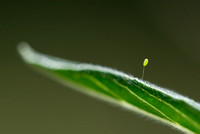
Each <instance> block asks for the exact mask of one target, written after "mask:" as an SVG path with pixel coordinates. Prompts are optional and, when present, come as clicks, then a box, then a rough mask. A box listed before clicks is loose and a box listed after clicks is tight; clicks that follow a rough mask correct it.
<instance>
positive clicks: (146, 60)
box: [142, 59, 149, 80]
mask: <svg viewBox="0 0 200 134" xmlns="http://www.w3.org/2000/svg"><path fill="white" fill-rule="evenodd" d="M148 62H149V60H148V59H144V62H143V72H142V80H143V78H144V70H145V67H146V66H147V64H148Z"/></svg>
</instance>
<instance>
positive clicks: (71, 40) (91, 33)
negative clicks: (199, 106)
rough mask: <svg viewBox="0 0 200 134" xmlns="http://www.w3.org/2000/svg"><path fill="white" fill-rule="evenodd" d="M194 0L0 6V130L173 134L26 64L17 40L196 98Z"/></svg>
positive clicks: (197, 11)
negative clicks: (19, 54)
mask: <svg viewBox="0 0 200 134" xmlns="http://www.w3.org/2000/svg"><path fill="white" fill-rule="evenodd" d="M199 6H200V3H199V2H198V1H196V2H195V1H171V2H170V1H143V0H138V1H133V0H132V1H114V0H110V1H76V0H74V1H67V2H66V1H65V2H61V1H60V2H59V1H56V2H55V1H38V2H37V1H35V2H32V3H31V2H28V1H16V2H9V1H8V2H4V3H3V2H2V3H1V5H0V61H1V62H0V133H1V134H134V133H136V134H146V133H148V134H150V133H152V134H160V133H162V134H169V133H170V134H178V132H176V131H174V130H172V129H170V128H169V127H166V126H164V125H160V123H156V122H155V121H151V120H149V119H147V118H146V117H142V116H140V115H138V114H135V113H132V112H129V111H127V110H124V109H122V108H119V107H116V106H111V105H110V104H107V103H105V102H102V101H99V100H96V99H94V98H91V97H88V96H85V95H83V94H81V93H79V92H76V91H74V90H71V89H70V88H66V87H63V86H62V85H59V84H57V83H56V82H54V81H52V80H50V79H48V78H46V77H44V76H42V75H40V74H37V73H35V72H34V71H32V70H31V69H30V68H28V67H27V66H25V65H24V64H23V62H22V61H21V60H20V58H19V56H18V55H17V52H16V46H17V44H18V43H19V42H20V41H27V42H28V43H30V44H31V46H32V47H33V48H35V49H36V50H38V51H40V52H43V53H47V54H50V55H55V56H58V57H62V58H66V59H70V60H74V61H80V62H88V63H94V64H100V65H104V66H109V67H112V68H116V69H118V70H123V71H124V72H126V73H129V74H133V75H134V76H135V77H139V78H141V75H142V63H143V60H144V58H146V57H147V58H149V60H150V62H149V65H148V66H147V68H146V72H145V78H144V79H145V80H147V81H150V82H152V83H155V84H158V85H161V86H162V87H167V88H170V89H174V90H175V91H177V92H179V93H181V94H183V95H186V96H189V97H190V98H193V99H194V100H196V101H200V98H199V94H200V90H199V82H200V81H199V80H200V75H199V74H200V70H199V68H200V57H199V56H200V53H199V50H200V45H199V43H200V8H199Z"/></svg>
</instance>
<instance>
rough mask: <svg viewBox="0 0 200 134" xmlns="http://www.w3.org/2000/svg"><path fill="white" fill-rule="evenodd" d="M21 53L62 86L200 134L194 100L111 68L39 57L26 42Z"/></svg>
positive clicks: (199, 117)
mask: <svg viewBox="0 0 200 134" xmlns="http://www.w3.org/2000/svg"><path fill="white" fill-rule="evenodd" d="M18 51H19V54H20V55H21V57H22V59H23V60H24V61H25V62H26V63H27V64H29V65H31V66H32V67H34V68H35V69H37V70H39V71H40V72H42V73H44V74H46V75H47V76H49V77H51V78H53V79H54V80H56V81H58V82H60V83H62V84H65V85H67V86H71V87H73V88H74V89H77V90H78V91H81V92H84V93H87V94H89V95H91V96H93V97H95V98H100V99H102V100H105V101H108V102H111V103H114V104H116V105H120V106H122V107H124V108H127V109H129V110H131V111H135V112H138V113H140V114H144V115H146V116H148V117H150V118H153V119H156V120H158V121H161V122H163V123H164V124H168V125H170V126H173V127H175V128H177V129H179V130H181V131H182V132H185V133H200V104H199V103H197V102H195V101H193V100H192V99H189V98H187V97H184V96H182V95H180V94H178V93H175V92H173V91H170V90H168V89H164V88H161V87H158V86H155V85H153V84H150V83H148V82H146V81H143V80H140V79H138V78H135V77H133V76H130V75H127V74H125V73H123V72H120V71H117V70H113V69H111V68H107V67H102V66H98V65H93V64H86V63H78V62H72V61H69V60H65V59H61V58H56V57H53V56H48V55H45V54H41V53H38V52H37V51H35V50H33V49H32V48H31V47H30V46H29V45H28V44H27V43H25V42H24V43H21V44H20V45H19V46H18Z"/></svg>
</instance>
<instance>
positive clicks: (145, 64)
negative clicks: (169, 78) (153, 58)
mask: <svg viewBox="0 0 200 134" xmlns="http://www.w3.org/2000/svg"><path fill="white" fill-rule="evenodd" d="M148 62H149V60H148V59H145V60H144V63H143V66H144V67H145V66H147V64H148Z"/></svg>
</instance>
